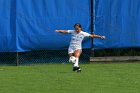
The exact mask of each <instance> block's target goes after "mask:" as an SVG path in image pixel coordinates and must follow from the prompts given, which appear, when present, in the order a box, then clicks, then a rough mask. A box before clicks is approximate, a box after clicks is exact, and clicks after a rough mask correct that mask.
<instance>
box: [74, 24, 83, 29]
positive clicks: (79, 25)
mask: <svg viewBox="0 0 140 93" xmlns="http://www.w3.org/2000/svg"><path fill="white" fill-rule="evenodd" d="M76 26H78V27H80V28H81V29H82V26H81V24H79V23H76V24H75V25H74V28H75V27H76Z"/></svg>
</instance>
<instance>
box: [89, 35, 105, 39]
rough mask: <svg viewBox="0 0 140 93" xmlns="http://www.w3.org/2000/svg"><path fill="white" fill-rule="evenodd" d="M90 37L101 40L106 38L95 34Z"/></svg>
mask: <svg viewBox="0 0 140 93" xmlns="http://www.w3.org/2000/svg"><path fill="white" fill-rule="evenodd" d="M89 37H91V38H101V39H105V38H106V37H105V36H100V35H95V34H91V35H90V36H89Z"/></svg>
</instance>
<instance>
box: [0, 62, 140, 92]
mask: <svg viewBox="0 0 140 93" xmlns="http://www.w3.org/2000/svg"><path fill="white" fill-rule="evenodd" d="M81 67H82V72H81V73H76V72H72V69H71V65H70V64H46V65H32V66H18V67H16V66H0V93H140V63H113V64H82V65H81Z"/></svg>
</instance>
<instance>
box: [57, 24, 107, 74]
mask: <svg viewBox="0 0 140 93" xmlns="http://www.w3.org/2000/svg"><path fill="white" fill-rule="evenodd" d="M55 31H56V32H59V33H64V34H71V42H70V45H69V48H68V54H69V57H70V60H69V62H71V63H73V71H77V72H81V69H80V66H79V57H80V55H81V53H82V46H81V44H82V40H83V39H84V38H85V37H90V38H101V39H105V36H100V35H95V34H89V33H86V32H84V31H83V30H82V26H81V25H80V24H79V23H77V24H75V25H74V30H55ZM72 58H75V60H74V61H73V62H72V61H71V59H72Z"/></svg>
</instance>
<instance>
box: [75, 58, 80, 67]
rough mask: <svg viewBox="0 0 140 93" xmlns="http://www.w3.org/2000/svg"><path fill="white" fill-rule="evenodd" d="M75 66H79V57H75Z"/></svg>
mask: <svg viewBox="0 0 140 93" xmlns="http://www.w3.org/2000/svg"><path fill="white" fill-rule="evenodd" d="M74 67H79V58H76V59H75V64H74Z"/></svg>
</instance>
